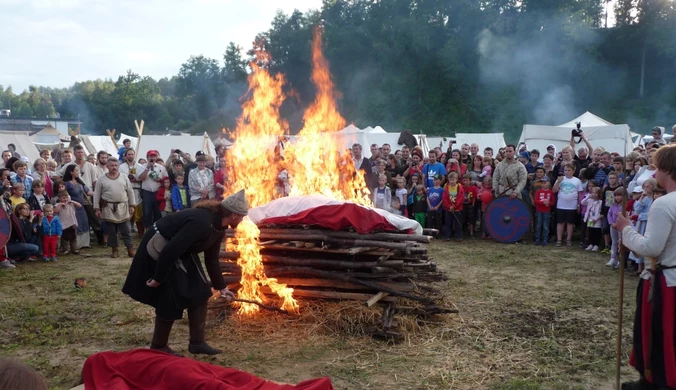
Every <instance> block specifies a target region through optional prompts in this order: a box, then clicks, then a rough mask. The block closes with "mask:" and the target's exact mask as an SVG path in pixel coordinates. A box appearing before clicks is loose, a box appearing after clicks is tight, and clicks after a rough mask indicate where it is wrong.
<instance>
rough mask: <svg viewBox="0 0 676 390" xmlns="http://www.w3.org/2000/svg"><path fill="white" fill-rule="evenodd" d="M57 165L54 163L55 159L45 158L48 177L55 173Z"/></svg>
mask: <svg viewBox="0 0 676 390" xmlns="http://www.w3.org/2000/svg"><path fill="white" fill-rule="evenodd" d="M57 167H58V165H57V164H56V161H54V160H47V174H48V175H49V177H52V176H54V174H56V168H57Z"/></svg>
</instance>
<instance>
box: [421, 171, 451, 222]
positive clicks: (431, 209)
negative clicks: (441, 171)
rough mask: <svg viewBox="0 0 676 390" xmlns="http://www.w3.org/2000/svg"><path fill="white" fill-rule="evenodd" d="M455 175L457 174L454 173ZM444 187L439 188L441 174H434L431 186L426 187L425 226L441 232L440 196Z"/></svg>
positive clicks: (441, 196)
mask: <svg viewBox="0 0 676 390" xmlns="http://www.w3.org/2000/svg"><path fill="white" fill-rule="evenodd" d="M456 175H457V174H456ZM443 194H444V189H443V188H441V175H435V176H434V179H433V186H432V187H429V188H428V189H427V227H428V228H433V229H437V230H438V231H439V232H441V227H442V221H441V219H442V215H443V214H442V211H443V210H442V206H443V204H442V202H441V200H442V198H443Z"/></svg>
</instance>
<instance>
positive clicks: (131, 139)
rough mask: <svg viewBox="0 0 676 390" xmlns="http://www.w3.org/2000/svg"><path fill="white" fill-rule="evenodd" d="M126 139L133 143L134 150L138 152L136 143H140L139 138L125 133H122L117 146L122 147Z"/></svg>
mask: <svg viewBox="0 0 676 390" xmlns="http://www.w3.org/2000/svg"><path fill="white" fill-rule="evenodd" d="M125 139H129V140H130V141H131V147H132V149H134V150H136V143H137V142H138V137H134V136H131V135H127V134H125V133H120V139H119V140H118V141H117V146H118V147H121V146H122V141H124V140H125Z"/></svg>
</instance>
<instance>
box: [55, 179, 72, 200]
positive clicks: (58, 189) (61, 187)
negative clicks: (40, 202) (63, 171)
mask: <svg viewBox="0 0 676 390" xmlns="http://www.w3.org/2000/svg"><path fill="white" fill-rule="evenodd" d="M53 186H54V189H53V191H52V193H53V194H54V196H52V199H51V202H50V203H51V204H52V205H54V206H56V205H57V204H58V203H59V193H61V191H66V183H64V182H63V181H61V180H54V184H53ZM66 193H68V191H66ZM68 198H69V199H70V196H69V197H68Z"/></svg>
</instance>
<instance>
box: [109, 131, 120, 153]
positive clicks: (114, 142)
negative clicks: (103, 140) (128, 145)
mask: <svg viewBox="0 0 676 390" xmlns="http://www.w3.org/2000/svg"><path fill="white" fill-rule="evenodd" d="M115 131H117V130H115V129H113V130H112V131H111V130H108V129H106V133H108V136H110V139H111V140H112V141H113V145H114V146H115V147H117V141H115ZM118 149H119V148H118Z"/></svg>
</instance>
